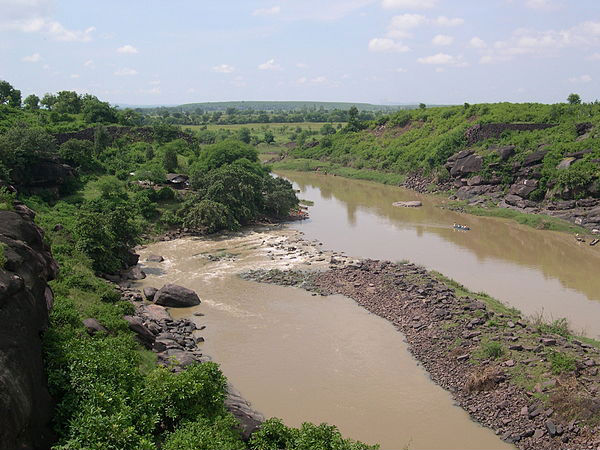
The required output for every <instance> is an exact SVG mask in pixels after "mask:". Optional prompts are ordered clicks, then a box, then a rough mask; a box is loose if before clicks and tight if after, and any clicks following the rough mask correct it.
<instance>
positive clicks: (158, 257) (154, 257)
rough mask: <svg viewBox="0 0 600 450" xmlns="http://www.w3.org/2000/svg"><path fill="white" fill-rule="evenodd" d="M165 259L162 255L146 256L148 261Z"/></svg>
mask: <svg viewBox="0 0 600 450" xmlns="http://www.w3.org/2000/svg"><path fill="white" fill-rule="evenodd" d="M164 260H165V258H163V257H162V256H160V255H148V257H147V258H146V261H148V262H163V261H164Z"/></svg>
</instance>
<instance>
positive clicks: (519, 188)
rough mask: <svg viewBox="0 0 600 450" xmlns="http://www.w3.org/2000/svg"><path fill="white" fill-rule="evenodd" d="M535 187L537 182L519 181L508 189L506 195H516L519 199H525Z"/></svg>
mask: <svg viewBox="0 0 600 450" xmlns="http://www.w3.org/2000/svg"><path fill="white" fill-rule="evenodd" d="M537 187H538V181H537V180H520V181H518V182H516V183H515V184H513V185H512V186H511V187H510V190H509V191H508V193H509V194H512V195H518V196H519V197H521V198H527V197H528V196H529V194H531V193H532V192H533V191H535V190H536V189H537Z"/></svg>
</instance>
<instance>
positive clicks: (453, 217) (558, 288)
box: [282, 172, 600, 337]
mask: <svg viewBox="0 0 600 450" xmlns="http://www.w3.org/2000/svg"><path fill="white" fill-rule="evenodd" d="M282 175H284V176H285V177H286V178H288V179H290V180H291V181H293V182H294V183H295V184H296V187H297V188H299V189H300V191H301V192H300V194H299V196H300V197H301V198H304V199H307V200H312V201H314V202H315V203H314V206H311V207H310V208H309V212H310V220H308V221H304V222H302V223H298V224H296V225H294V227H295V228H298V229H299V230H302V231H303V232H304V233H305V235H306V237H307V238H309V239H314V238H317V239H319V240H320V241H322V242H323V243H324V244H325V246H326V247H328V248H334V249H336V250H341V251H344V252H346V253H348V254H349V255H352V256H354V257H363V258H366V257H369V258H374V259H389V260H391V261H400V260H403V259H408V260H409V261H411V262H414V263H417V264H421V265H423V266H425V267H427V268H428V269H434V270H437V271H438V272H441V273H443V274H444V275H446V276H448V277H450V278H452V279H454V280H456V281H458V282H460V283H462V284H464V285H465V286H466V287H468V288H469V289H471V290H472V291H476V292H477V291H484V292H487V293H488V294H490V295H492V296H493V297H496V298H498V299H499V300H501V301H503V302H504V303H506V304H508V305H510V306H513V307H515V308H517V309H519V310H521V311H522V312H523V313H524V314H525V315H529V316H536V315H539V314H541V313H543V314H544V316H545V317H546V319H552V318H554V319H557V318H561V317H565V318H567V319H568V320H569V322H570V323H571V327H572V329H573V330H574V331H576V332H578V333H580V334H584V335H588V336H590V337H599V336H600V276H599V271H600V245H599V246H596V247H590V246H589V245H588V244H587V243H581V242H578V241H576V240H575V239H574V238H573V237H572V236H570V235H568V234H565V233H558V232H551V231H541V230H535V229H533V228H530V227H527V226H524V225H519V224H518V223H516V222H514V221H510V220H503V219H496V218H491V217H477V216H471V215H466V214H460V213H456V212H452V211H448V210H444V209H441V208H439V207H437V206H436V205H438V204H439V203H441V200H440V199H438V198H435V197H431V196H425V195H419V194H416V193H415V192H413V191H410V190H407V189H402V188H398V187H391V186H384V185H381V184H376V183H370V182H364V181H357V180H349V179H345V178H341V177H334V176H326V175H319V174H315V173H306V172H302V173H300V172H290V173H282ZM403 200H421V201H422V202H423V206H422V207H420V208H399V207H395V206H392V203H394V202H397V201H403ZM455 222H456V223H461V224H464V225H468V226H469V227H470V228H471V231H459V230H455V229H453V228H452V224H453V223H455Z"/></svg>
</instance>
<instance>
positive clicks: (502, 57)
mask: <svg viewBox="0 0 600 450" xmlns="http://www.w3.org/2000/svg"><path fill="white" fill-rule="evenodd" d="M599 68H600V0H272V1H266V0H244V1H241V0H202V1H198V0H144V1H142V0H126V1H123V0H121V1H113V0H102V1H92V0H54V1H53V0H0V79H6V80H8V81H9V82H10V83H12V84H13V85H14V86H15V87H16V88H19V89H21V90H22V92H23V93H24V94H25V95H27V94H29V93H32V92H33V93H36V94H38V95H41V94H43V93H44V92H49V91H50V92H55V91H58V90H63V89H69V90H76V91H78V92H89V93H92V94H94V95H97V96H98V97H100V98H101V99H104V100H108V101H110V102H112V103H129V104H178V103H188V102H200V101H224V100H321V101H356V102H359V101H360V102H370V103H412V102H425V103H441V104H449V103H463V102H465V101H467V102H470V103H476V102H498V101H517V102H522V101H539V102H558V101H564V99H565V98H566V96H567V95H568V94H569V93H570V92H577V93H579V94H580V95H581V96H582V98H583V99H584V101H592V100H595V99H598V98H600V90H599V89H598V86H599V82H600V70H599Z"/></svg>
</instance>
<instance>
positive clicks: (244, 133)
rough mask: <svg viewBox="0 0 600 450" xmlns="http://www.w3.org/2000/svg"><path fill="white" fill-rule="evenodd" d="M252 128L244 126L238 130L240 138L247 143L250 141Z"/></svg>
mask: <svg viewBox="0 0 600 450" xmlns="http://www.w3.org/2000/svg"><path fill="white" fill-rule="evenodd" d="M250 137H251V136H250V130H249V129H248V128H246V127H242V128H240V129H239V131H238V139H239V140H240V141H242V142H243V143H245V144H249V143H250Z"/></svg>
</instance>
